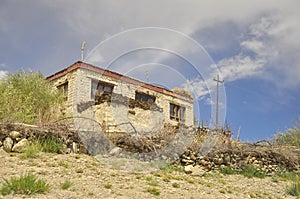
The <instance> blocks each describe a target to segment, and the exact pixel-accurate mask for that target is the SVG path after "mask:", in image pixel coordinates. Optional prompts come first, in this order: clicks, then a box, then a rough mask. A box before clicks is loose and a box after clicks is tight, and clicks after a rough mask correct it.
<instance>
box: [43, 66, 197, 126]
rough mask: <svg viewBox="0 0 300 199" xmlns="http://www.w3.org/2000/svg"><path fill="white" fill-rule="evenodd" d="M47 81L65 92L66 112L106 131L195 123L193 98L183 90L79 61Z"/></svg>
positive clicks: (190, 124)
mask: <svg viewBox="0 0 300 199" xmlns="http://www.w3.org/2000/svg"><path fill="white" fill-rule="evenodd" d="M47 81H48V82H51V83H53V85H54V88H57V89H61V90H62V91H63V92H64V94H65V98H66V111H67V112H68V113H69V114H72V115H73V116H84V117H89V118H92V119H94V120H96V121H97V122H98V123H100V125H101V128H103V129H105V130H106V131H120V132H124V131H131V130H132V129H134V130H135V131H138V132H151V131H157V130H159V129H160V128H161V126H162V125H163V124H165V123H171V124H174V125H176V124H185V125H186V126H192V125H193V123H194V114H193V98H192V96H191V94H190V93H188V92H187V91H184V90H183V89H178V88H177V89H173V90H168V89H166V88H163V87H159V86H156V85H152V84H149V83H146V82H142V81H140V80H137V79H134V78H131V77H127V76H124V75H121V74H119V73H116V72H112V71H109V70H104V69H102V68H99V67H96V66H93V65H91V64H87V63H84V62H81V61H78V62H76V63H74V64H72V65H71V66H69V67H67V68H65V69H63V70H61V71H59V72H57V73H55V74H53V75H51V76H49V77H47ZM123 124H124V125H123ZM125 124H130V125H125ZM125 126H126V127H125ZM129 129H131V130H129Z"/></svg>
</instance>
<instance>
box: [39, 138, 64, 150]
mask: <svg viewBox="0 0 300 199" xmlns="http://www.w3.org/2000/svg"><path fill="white" fill-rule="evenodd" d="M38 142H39V143H40V144H41V146H42V150H43V152H46V153H59V152H60V151H61V150H62V148H63V143H62V141H60V140H58V139H56V138H53V137H47V138H43V137H39V138H38Z"/></svg>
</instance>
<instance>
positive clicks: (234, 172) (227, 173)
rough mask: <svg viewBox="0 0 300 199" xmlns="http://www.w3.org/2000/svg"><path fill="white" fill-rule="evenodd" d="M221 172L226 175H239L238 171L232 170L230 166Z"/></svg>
mask: <svg viewBox="0 0 300 199" xmlns="http://www.w3.org/2000/svg"><path fill="white" fill-rule="evenodd" d="M220 172H221V173H222V174H224V175H232V174H236V173H237V171H235V170H234V169H232V168H231V167H230V166H227V167H223V168H221V169H220Z"/></svg>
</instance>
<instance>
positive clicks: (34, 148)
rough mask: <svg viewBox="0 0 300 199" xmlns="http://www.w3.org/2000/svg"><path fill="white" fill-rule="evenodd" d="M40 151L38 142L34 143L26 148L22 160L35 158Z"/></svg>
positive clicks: (40, 147)
mask: <svg viewBox="0 0 300 199" xmlns="http://www.w3.org/2000/svg"><path fill="white" fill-rule="evenodd" d="M41 151H42V146H41V144H40V143H39V142H37V141H35V142H32V143H30V144H28V145H27V146H26V149H25V151H24V153H23V154H22V156H21V157H22V158H36V157H38V156H39V153H40V152H41Z"/></svg>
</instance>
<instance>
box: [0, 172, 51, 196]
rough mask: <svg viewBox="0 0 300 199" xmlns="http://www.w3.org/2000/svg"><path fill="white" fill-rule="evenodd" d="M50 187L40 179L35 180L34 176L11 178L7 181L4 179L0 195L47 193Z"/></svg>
mask: <svg viewBox="0 0 300 199" xmlns="http://www.w3.org/2000/svg"><path fill="white" fill-rule="evenodd" d="M49 188H50V185H49V184H47V183H46V182H45V181H44V180H42V179H37V177H36V176H35V175H34V174H31V173H29V174H26V175H23V176H21V177H19V178H16V177H11V178H10V179H9V180H7V179H4V183H3V184H2V188H1V190H0V193H1V194H2V195H8V194H10V193H13V194H25V195H31V194H35V193H44V192H46V191H48V190H49Z"/></svg>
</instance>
